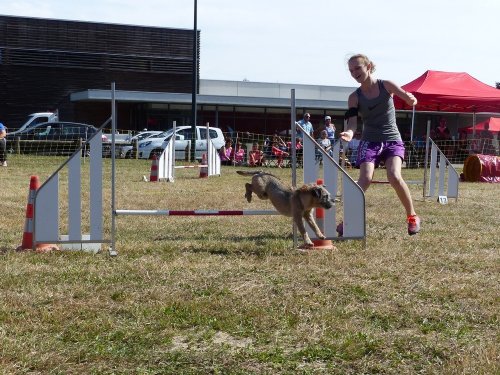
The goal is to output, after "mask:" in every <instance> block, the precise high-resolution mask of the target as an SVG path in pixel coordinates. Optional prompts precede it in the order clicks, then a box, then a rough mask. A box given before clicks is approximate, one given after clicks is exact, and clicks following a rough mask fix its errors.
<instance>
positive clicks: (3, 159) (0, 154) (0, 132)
mask: <svg viewBox="0 0 500 375" xmlns="http://www.w3.org/2000/svg"><path fill="white" fill-rule="evenodd" d="M6 136H7V128H6V127H5V126H4V124H2V123H1V122H0V165H1V166H2V167H6V166H7V140H6V139H5V137H6Z"/></svg>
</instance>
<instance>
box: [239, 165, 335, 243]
mask: <svg viewBox="0 0 500 375" xmlns="http://www.w3.org/2000/svg"><path fill="white" fill-rule="evenodd" d="M236 173H238V174H240V175H243V176H252V182H251V183H246V184H245V188H246V192H245V198H246V199H247V201H248V202H251V201H252V193H254V194H255V195H257V197H259V198H260V199H269V200H270V201H271V203H272V204H273V206H274V208H276V210H277V211H278V212H279V213H280V214H282V215H284V216H289V217H293V221H294V222H295V224H296V225H297V228H298V230H299V232H300V234H301V236H302V238H303V239H304V242H305V244H306V246H313V245H314V244H313V242H312V241H311V238H310V237H309V235H308V234H307V231H306V228H305V225H304V220H305V221H307V223H308V224H309V226H310V227H311V229H312V230H313V231H314V233H315V234H316V236H317V237H318V238H320V239H325V238H326V237H325V236H324V234H323V233H322V232H321V230H320V229H319V228H318V225H317V224H316V221H315V220H314V216H313V214H312V209H313V208H315V207H323V208H324V209H330V208H332V207H333V205H334V200H333V199H332V198H331V196H330V193H329V192H328V190H326V189H325V188H324V187H323V186H321V185H316V184H306V185H304V186H302V187H300V188H298V189H293V188H292V187H291V186H287V185H286V184H284V183H283V181H281V180H280V179H279V178H278V177H276V176H274V175H272V174H270V173H266V172H263V171H255V172H250V171H248V172H247V171H236Z"/></svg>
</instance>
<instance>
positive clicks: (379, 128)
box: [356, 79, 401, 142]
mask: <svg viewBox="0 0 500 375" xmlns="http://www.w3.org/2000/svg"><path fill="white" fill-rule="evenodd" d="M377 83H378V88H379V91H380V94H379V96H377V97H376V98H373V99H368V98H367V97H366V96H364V95H363V93H362V92H361V88H358V89H357V90H356V94H357V96H358V111H359V113H360V115H361V119H362V120H363V133H362V136H361V140H363V141H368V142H385V141H400V140H401V134H400V133H399V130H398V126H397V125H396V111H395V110H394V101H393V100H392V96H391V94H389V92H388V91H387V90H386V89H385V87H384V84H383V81H382V80H380V79H379V80H377Z"/></svg>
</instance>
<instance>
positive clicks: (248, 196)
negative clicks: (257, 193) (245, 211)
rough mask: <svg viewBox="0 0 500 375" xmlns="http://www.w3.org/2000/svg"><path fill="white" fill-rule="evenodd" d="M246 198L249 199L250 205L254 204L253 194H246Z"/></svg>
mask: <svg viewBox="0 0 500 375" xmlns="http://www.w3.org/2000/svg"><path fill="white" fill-rule="evenodd" d="M245 198H246V199H247V201H248V203H250V202H252V194H245Z"/></svg>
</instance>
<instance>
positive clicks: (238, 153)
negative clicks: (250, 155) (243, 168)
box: [230, 141, 245, 165]
mask: <svg viewBox="0 0 500 375" xmlns="http://www.w3.org/2000/svg"><path fill="white" fill-rule="evenodd" d="M230 158H231V159H232V160H233V161H234V164H235V165H241V164H243V161H244V159H245V149H244V148H243V146H242V145H241V142H240V141H238V142H236V146H235V148H234V149H233V150H232V152H231V157H230Z"/></svg>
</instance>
